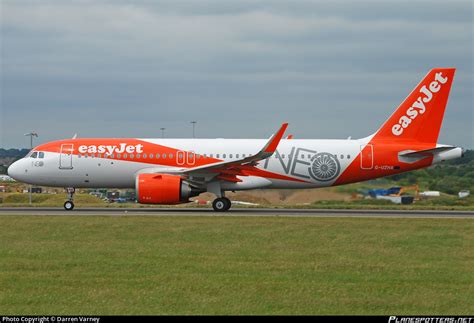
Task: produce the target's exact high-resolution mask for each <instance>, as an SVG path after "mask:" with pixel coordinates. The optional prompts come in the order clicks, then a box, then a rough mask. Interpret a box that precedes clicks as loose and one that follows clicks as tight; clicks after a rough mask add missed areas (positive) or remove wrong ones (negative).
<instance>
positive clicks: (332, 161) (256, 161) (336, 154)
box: [8, 68, 463, 211]
mask: <svg viewBox="0 0 474 323" xmlns="http://www.w3.org/2000/svg"><path fill="white" fill-rule="evenodd" d="M454 73H455V69H454V68H436V69H432V70H431V71H430V72H429V73H428V75H426V76H425V78H424V79H423V80H422V81H421V83H420V84H418V86H417V87H415V89H414V90H413V91H412V92H411V93H410V95H408V97H407V98H406V99H405V100H404V101H403V103H402V104H401V105H400V106H399V107H398V108H397V110H396V111H395V113H394V114H393V115H392V116H391V117H390V118H389V119H388V120H387V121H386V122H385V123H384V124H383V125H382V127H381V128H380V129H379V130H378V131H377V132H375V133H374V134H372V135H370V136H368V137H365V138H362V139H356V140H351V139H347V140H312V139H304V140H300V139H289V138H291V137H288V138H286V139H282V138H283V136H284V133H285V130H286V128H287V126H288V124H287V123H284V124H283V125H282V126H281V128H280V129H279V130H278V131H277V132H276V133H275V134H274V135H273V136H272V137H271V138H270V139H269V140H260V139H135V138H127V139H125V138H124V139H117V138H113V139H109V138H73V139H65V140H60V141H54V142H49V143H46V144H43V145H40V146H38V147H36V148H34V149H33V150H32V151H31V152H30V153H29V154H28V155H27V156H26V157H25V158H23V159H20V160H18V161H16V162H15V163H13V164H12V165H11V166H10V167H9V168H8V174H9V175H10V176H11V177H13V178H14V179H16V180H18V181H22V182H25V183H29V184H34V185H43V186H55V187H65V188H66V191H67V192H68V200H67V201H66V202H65V203H64V208H65V209H66V210H72V209H73V208H74V203H73V196H74V191H75V188H134V189H135V190H136V197H137V201H138V202H139V203H143V204H178V203H186V202H188V201H189V198H190V197H193V196H196V195H198V194H200V193H202V192H211V193H214V194H215V195H216V199H215V200H214V202H213V208H214V210H215V211H227V210H228V209H229V208H230V206H231V201H230V200H229V199H228V198H226V197H225V192H226V191H238V190H249V189H258V188H285V189H288V188H295V189H296V188H318V187H326V186H336V185H342V184H348V183H354V182H360V181H365V180H369V179H373V178H378V177H383V176H389V175H393V174H398V173H402V172H407V171H411V170H415V169H419V168H423V167H428V166H430V165H433V164H435V163H439V162H442V161H445V160H449V159H454V158H458V157H461V156H462V154H463V150H462V149H461V148H459V147H455V146H449V145H440V144H437V139H438V135H439V131H440V128H441V123H442V120H443V115H444V110H445V107H446V104H447V101H448V96H449V91H450V89H451V84H452V82H453V78H454Z"/></svg>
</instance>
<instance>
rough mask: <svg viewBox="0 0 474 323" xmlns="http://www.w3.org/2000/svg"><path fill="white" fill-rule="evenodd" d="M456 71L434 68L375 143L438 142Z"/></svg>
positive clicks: (400, 107)
mask: <svg viewBox="0 0 474 323" xmlns="http://www.w3.org/2000/svg"><path fill="white" fill-rule="evenodd" d="M455 71H456V69H454V68H434V69H432V70H431V71H430V72H429V73H428V74H427V75H426V76H425V77H424V78H423V80H422V81H421V82H420V84H418V85H417V86H416V88H415V89H414V90H413V91H412V92H411V93H410V95H409V96H408V97H407V98H406V99H405V100H404V101H403V102H402V104H400V106H399V107H398V108H397V110H396V111H395V112H394V113H393V114H392V116H390V118H389V119H388V120H387V121H386V122H385V123H384V125H383V126H382V127H381V128H380V129H379V130H378V131H377V133H376V134H375V136H374V137H373V139H372V140H373V141H379V140H380V141H416V142H420V143H436V142H437V140H438V135H439V130H440V129H441V123H442V122H443V116H444V110H445V108H446V103H447V102H448V96H449V91H450V89H451V84H452V82H453V78H454V73H455Z"/></svg>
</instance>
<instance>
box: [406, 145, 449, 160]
mask: <svg viewBox="0 0 474 323" xmlns="http://www.w3.org/2000/svg"><path fill="white" fill-rule="evenodd" d="M455 148H457V147H454V146H443V147H436V148H432V149H425V150H418V151H406V152H401V153H399V154H398V156H399V157H409V158H410V157H411V158H422V157H429V156H433V155H435V154H438V153H441V152H444V151H448V150H452V149H455Z"/></svg>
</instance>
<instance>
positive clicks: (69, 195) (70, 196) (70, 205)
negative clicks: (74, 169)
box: [64, 187, 76, 211]
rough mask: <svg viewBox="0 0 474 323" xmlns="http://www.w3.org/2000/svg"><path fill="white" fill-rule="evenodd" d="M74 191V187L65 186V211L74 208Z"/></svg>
mask: <svg viewBox="0 0 474 323" xmlns="http://www.w3.org/2000/svg"><path fill="white" fill-rule="evenodd" d="M75 192H76V189H75V188H74V187H67V188H66V193H67V199H68V200H67V201H66V202H64V209H65V210H66V211H71V210H72V209H74V202H73V200H74V193H75Z"/></svg>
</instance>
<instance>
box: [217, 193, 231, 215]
mask: <svg viewBox="0 0 474 323" xmlns="http://www.w3.org/2000/svg"><path fill="white" fill-rule="evenodd" d="M231 206H232V203H231V201H230V200H229V199H228V198H227V197H219V198H216V199H215V200H214V202H212V208H213V209H214V211H216V212H225V211H228V210H229V209H230V207H231Z"/></svg>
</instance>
